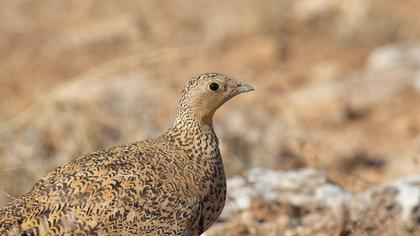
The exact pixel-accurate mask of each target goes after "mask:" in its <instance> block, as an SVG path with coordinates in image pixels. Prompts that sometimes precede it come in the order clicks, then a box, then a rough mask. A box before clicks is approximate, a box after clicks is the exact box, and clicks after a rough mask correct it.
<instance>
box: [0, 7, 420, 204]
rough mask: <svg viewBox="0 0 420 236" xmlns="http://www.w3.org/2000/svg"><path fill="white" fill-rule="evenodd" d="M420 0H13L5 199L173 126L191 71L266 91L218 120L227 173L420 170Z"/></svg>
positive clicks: (2, 79)
mask: <svg viewBox="0 0 420 236" xmlns="http://www.w3.org/2000/svg"><path fill="white" fill-rule="evenodd" d="M418 9H420V1H417V0H405V1H392V0H382V1H374V0H295V1H287V0H280V1H277V0H268V1H257V0H255V1H240V0H234V1H176V2H175V1H162V0H158V1H135V0H126V1H108V0H84V1H76V0H66V1H57V0H44V1H34V0H2V1H1V8H0V64H1V66H0V191H1V192H0V204H4V203H7V202H9V201H10V200H11V199H12V198H13V197H17V196H20V195H21V194H23V193H24V192H26V191H27V190H28V189H29V188H30V186H31V185H32V184H33V183H34V182H35V181H36V180H37V179H39V178H40V177H42V176H44V175H45V174H46V173H47V172H48V171H49V170H51V169H52V168H54V167H55V166H58V165H60V164H62V163H65V162H67V161H69V160H71V159H73V158H76V157H77V156H80V155H83V154H86V153H89V152H91V151H93V150H97V149H101V148H105V147H109V146H112V145H116V144H120V143H126V142H132V141H135V140H141V139H145V138H150V137H156V136H157V135H159V134H160V133H161V132H162V131H164V130H165V129H166V128H168V127H169V125H170V123H171V121H172V119H173V117H174V112H175V109H176V105H177V100H178V94H179V92H180V90H181V88H182V86H183V84H184V83H185V81H187V80H188V79H190V78H191V77H192V76H194V75H197V74H200V73H203V72H210V71H215V72H222V73H225V74H228V75H231V76H232V77H234V78H236V79H238V80H241V81H247V82H249V83H251V84H252V85H254V87H255V88H256V91H255V92H254V93H253V94H247V95H246V96H240V97H238V98H235V99H234V100H232V101H231V102H229V103H228V104H227V105H226V106H224V107H223V108H221V109H220V110H219V111H218V113H217V114H216V117H215V119H216V121H215V129H216V132H217V133H218V135H219V138H220V139H221V140H222V141H221V143H222V153H223V155H224V161H225V165H226V172H227V175H229V176H233V175H238V174H242V173H244V171H246V170H248V169H250V168H251V167H255V166H261V167H269V168H271V169H275V170H294V169H298V168H303V167H313V168H317V169H320V170H323V171H325V172H326V173H327V175H328V176H329V177H330V178H331V179H332V180H333V181H335V182H336V183H338V184H339V185H340V186H342V187H343V188H345V189H346V190H348V191H359V190H363V189H366V188H367V187H369V186H371V185H375V184H380V183H384V182H386V181H389V180H392V179H395V178H398V177H401V176H405V175H413V174H418V173H420V158H419V154H420V44H417V43H420V28H419V27H418V22H420V14H419V13H418Z"/></svg>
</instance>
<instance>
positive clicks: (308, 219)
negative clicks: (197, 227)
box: [206, 168, 420, 235]
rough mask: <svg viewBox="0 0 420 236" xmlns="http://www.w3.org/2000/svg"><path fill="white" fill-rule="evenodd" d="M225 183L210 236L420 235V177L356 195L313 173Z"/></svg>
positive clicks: (252, 174)
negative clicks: (222, 206) (225, 196)
mask: <svg viewBox="0 0 420 236" xmlns="http://www.w3.org/2000/svg"><path fill="white" fill-rule="evenodd" d="M227 183H228V199H227V201H226V205H225V209H224V210H223V212H222V215H221V216H220V219H219V222H218V223H217V224H216V225H215V226H214V227H212V228H211V229H210V230H209V231H208V233H206V235H224V234H226V233H227V232H229V235H242V234H247V235H339V234H340V233H343V232H359V233H360V234H362V235H363V234H364V233H373V234H374V235H377V234H381V232H385V231H384V230H383V229H384V228H387V229H388V228H389V229H390V230H391V229H392V230H393V231H392V232H395V233H398V232H399V233H402V232H406V233H417V232H418V233H420V231H418V230H419V227H420V213H419V212H420V210H419V209H420V176H410V177H406V178H401V179H399V180H396V181H394V182H391V183H390V184H386V185H382V186H373V187H371V188H369V189H368V190H366V191H363V192H360V193H353V194H352V193H350V192H347V191H345V190H344V189H342V188H341V187H339V186H338V185H336V184H334V183H332V182H330V181H329V180H328V178H327V176H326V175H325V173H323V172H322V171H319V170H315V169H301V170H297V171H273V170H268V169H262V168H254V169H251V170H250V171H248V172H247V173H246V174H245V175H243V176H234V177H232V178H230V179H228V182H227ZM400 225H404V228H401V227H398V226H400ZM378 229H381V230H380V231H378ZM416 230H417V231H416Z"/></svg>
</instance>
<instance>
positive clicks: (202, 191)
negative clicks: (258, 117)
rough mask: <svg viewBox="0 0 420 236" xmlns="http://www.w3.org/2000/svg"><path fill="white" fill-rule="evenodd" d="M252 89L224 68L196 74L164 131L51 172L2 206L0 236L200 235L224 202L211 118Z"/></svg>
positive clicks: (224, 187) (188, 83)
mask: <svg viewBox="0 0 420 236" xmlns="http://www.w3.org/2000/svg"><path fill="white" fill-rule="evenodd" d="M253 90H254V89H253V87H252V86H251V85H249V84H247V83H244V82H238V81H236V80H234V79H232V78H231V77H229V76H227V75H224V74H221V73H205V74H201V75H198V76H195V77H193V78H192V79H191V80H189V81H188V82H187V84H186V85H185V87H184V89H183V90H182V92H181V97H180V99H179V104H178V109H177V113H176V116H175V119H174V122H173V124H172V126H170V128H169V129H168V130H167V131H166V132H164V133H163V134H162V135H160V136H158V137H157V138H154V139H147V140H143V141H137V142H134V143H131V144H123V145H119V146H116V147H111V148H107V149H103V150H99V151H96V152H93V153H91V154H87V155H85V156H81V157H78V158H76V159H74V160H73V161H70V162H69V163H66V164H64V165H62V166H59V167H57V168H56V169H54V170H52V171H51V172H49V173H48V174H47V175H46V176H45V177H43V178H42V179H41V180H39V181H38V182H37V183H36V184H35V185H34V186H33V187H32V188H31V189H30V190H29V191H28V192H27V193H26V194H25V195H23V196H22V197H20V198H17V199H15V200H13V201H12V202H10V203H9V204H7V205H5V206H3V207H1V208H0V235H200V234H202V233H203V232H205V231H206V230H207V229H208V228H209V227H210V226H211V225H212V224H213V223H214V222H215V221H216V220H217V218H218V217H219V215H220V214H221V212H222V209H223V207H224V203H225V200H226V177H225V171H224V166H223V161H222V157H221V152H220V149H219V139H218V138H217V136H216V134H215V131H214V128H213V115H214V113H215V111H216V110H217V109H218V108H219V107H220V106H222V105H223V104H224V103H225V102H227V101H228V100H230V99H231V98H233V97H235V96H236V95H238V94H241V93H245V92H249V91H253Z"/></svg>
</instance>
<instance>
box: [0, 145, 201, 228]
mask: <svg viewBox="0 0 420 236" xmlns="http://www.w3.org/2000/svg"><path fill="white" fill-rule="evenodd" d="M189 164H191V163H189V161H188V157H187V155H186V154H185V153H184V152H183V151H182V150H179V149H175V148H173V147H171V146H170V145H163V144H160V143H159V142H157V141H144V142H138V143H134V144H129V145H122V146H118V147H115V148H110V149H105V150H102V151H98V152H95V153H92V154H89V155H87V156H84V157H81V158H78V159H76V160H74V161H72V162H70V163H68V164H66V165H63V166H61V167H59V168H57V169H55V170H54V171H52V172H50V173H49V174H48V175H47V176H45V177H44V178H43V179H41V180H40V181H39V182H38V183H37V184H36V185H35V186H34V187H33V188H32V189H31V190H30V191H29V192H28V193H27V194H26V195H25V196H23V197H22V198H20V199H17V200H15V201H13V202H12V203H10V204H8V205H7V206H5V207H3V208H1V209H0V216H2V218H1V219H0V233H4V232H6V231H8V232H16V233H19V232H22V231H27V232H28V233H34V234H42V233H43V232H53V233H54V234H55V233H56V234H62V233H77V232H84V233H86V232H91V233H98V232H103V233H106V234H117V233H118V234H121V233H123V234H124V233H131V234H139V233H142V234H147V233H151V234H155V233H159V234H192V233H191V232H190V233H188V232H185V230H189V229H194V227H193V226H194V225H191V222H196V224H198V223H199V222H198V221H199V219H192V218H194V217H197V215H198V214H200V209H199V208H200V204H198V203H199V201H200V199H198V198H197V197H195V196H198V192H199V191H200V190H199V189H198V188H197V186H198V185H197V183H196V181H199V177H198V176H197V173H196V172H194V170H192V169H191V168H189V167H188V165H189ZM186 225H188V227H187V226H186ZM195 228H197V227H195Z"/></svg>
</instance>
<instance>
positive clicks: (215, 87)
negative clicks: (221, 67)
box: [209, 83, 219, 91]
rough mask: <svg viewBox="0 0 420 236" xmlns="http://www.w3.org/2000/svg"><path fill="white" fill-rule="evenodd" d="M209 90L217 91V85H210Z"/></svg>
mask: <svg viewBox="0 0 420 236" xmlns="http://www.w3.org/2000/svg"><path fill="white" fill-rule="evenodd" d="M209 88H210V89H211V90H212V91H217V90H218V89H219V85H218V84H217V83H211V84H210V85H209Z"/></svg>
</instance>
